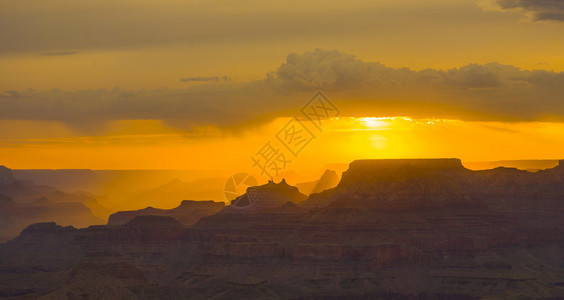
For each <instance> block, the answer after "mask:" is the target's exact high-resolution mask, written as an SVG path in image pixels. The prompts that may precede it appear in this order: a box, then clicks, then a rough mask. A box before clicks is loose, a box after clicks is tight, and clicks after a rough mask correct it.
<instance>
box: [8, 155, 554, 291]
mask: <svg viewBox="0 0 564 300" xmlns="http://www.w3.org/2000/svg"><path fill="white" fill-rule="evenodd" d="M563 183H564V162H561V163H560V165H559V166H557V167H556V168H553V169H549V170H545V171H539V172H536V173H529V172H526V171H521V170H517V169H509V168H499V169H493V170H487V171H470V170H467V169H465V168H464V167H462V165H461V164H460V161H458V160H455V159H444V160H374V161H355V162H353V163H351V165H350V168H349V170H348V171H347V172H345V174H343V178H342V180H341V182H340V183H339V185H338V186H337V187H335V188H333V189H330V190H327V191H325V192H322V193H319V194H314V195H312V196H311V197H310V198H309V199H307V200H304V201H301V200H300V199H303V195H301V196H300V194H299V193H298V192H297V190H296V188H294V187H290V186H288V185H287V184H286V183H284V182H282V183H278V184H276V183H273V182H271V183H269V184H267V185H264V186H261V187H256V188H252V189H250V190H248V191H247V194H248V195H247V196H246V197H249V195H251V194H252V196H250V197H256V198H253V199H254V200H255V201H254V202H255V203H256V204H257V206H255V209H254V210H253V212H252V213H229V208H228V207H226V208H225V210H222V211H221V212H220V213H217V214H213V215H209V216H206V217H203V218H201V219H200V220H199V221H198V222H197V223H196V224H194V225H193V226H185V225H183V224H181V222H179V221H178V220H177V219H175V218H174V217H173V216H148V215H146V216H136V217H135V218H133V219H132V220H131V221H129V222H128V223H126V224H123V225H112V226H91V227H89V228H83V229H75V228H70V227H61V226H57V225H55V224H53V223H46V224H36V225H32V226H30V227H28V228H27V229H25V230H24V231H23V232H22V234H21V235H20V236H19V237H18V238H16V239H14V240H11V241H9V242H6V243H4V244H0V295H1V296H18V297H22V298H23V297H27V298H37V297H41V296H45V297H47V298H49V297H51V298H60V297H64V295H72V296H77V295H78V296H84V297H88V296H90V297H102V298H103V297H120V298H132V299H135V298H141V299H162V298H171V299H188V298H192V299H208V298H220V299H226V298H253V297H254V298H273V299H298V298H303V299H481V298H491V299H499V298H503V299H521V298H523V299H560V298H562V297H564V280H563V278H564V269H563V268H562V266H564V234H563V233H562V230H561V228H564V223H563V220H564V209H563V208H564V207H563V206H564V184H563ZM257 191H258V192H257ZM261 197H262V198H261ZM259 201H262V204H260V203H261V202H259ZM288 201H290V202H288ZM3 203H5V205H7V206H9V205H10V203H9V201H4V202H3ZM232 205H234V204H232ZM303 205H307V206H308V207H311V209H309V210H305V209H304V208H303ZM232 209H234V208H232ZM281 212H283V213H281ZM38 270H40V271H38ZM92 281H95V283H92Z"/></svg>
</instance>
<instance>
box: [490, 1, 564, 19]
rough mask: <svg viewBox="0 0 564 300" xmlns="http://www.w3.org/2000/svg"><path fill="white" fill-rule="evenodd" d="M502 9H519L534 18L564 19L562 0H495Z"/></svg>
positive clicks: (563, 2)
mask: <svg viewBox="0 0 564 300" xmlns="http://www.w3.org/2000/svg"><path fill="white" fill-rule="evenodd" d="M496 2H497V4H498V5H499V7H501V8H502V9H520V10H524V11H526V12H528V13H530V14H531V15H532V17H533V19H534V20H551V21H564V0H496Z"/></svg>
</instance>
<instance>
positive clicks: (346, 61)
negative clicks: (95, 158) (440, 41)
mask: <svg viewBox="0 0 564 300" xmlns="http://www.w3.org/2000/svg"><path fill="white" fill-rule="evenodd" d="M186 80H187V81H215V77H200V78H187V79H186ZM217 81H218V83H217V84H213V85H196V86H191V87H189V88H186V89H180V90H172V89H156V90H124V89H120V88H116V89H113V90H104V89H102V90H82V91H61V90H49V91H38V90H25V91H5V92H3V93H0V119H8V120H56V121H61V122H65V123H66V124H69V125H70V126H74V127H77V128H88V127H92V126H96V124H101V123H103V122H105V121H111V120H129V119H162V120H169V121H170V122H171V124H184V125H183V126H184V127H187V128H189V127H190V126H209V125H212V126H218V127H222V128H233V127H237V126H243V127H244V126H250V125H252V124H256V122H260V121H264V120H268V119H270V118H273V117H277V116H291V115H292V114H295V113H297V112H298V111H299V109H300V108H301V106H302V105H303V104H304V103H305V102H306V101H307V100H308V99H309V97H311V96H313V94H314V92H315V91H317V90H322V91H324V92H325V94H326V95H327V96H328V97H329V98H330V99H331V100H332V101H333V102H334V103H335V104H336V105H337V106H338V107H339V109H340V110H341V113H342V115H343V116H347V115H349V116H392V115H404V116H413V117H439V118H456V119H464V120H491V121H536V120H564V73H558V72H549V71H543V70H523V69H520V68H518V67H515V66H511V65H503V64H499V63H488V64H483V65H482V64H469V65H465V66H461V67H459V68H453V69H448V70H438V69H425V70H419V71H416V70H411V69H408V68H390V67H387V66H385V65H383V64H380V63H376V62H365V61H362V60H359V59H357V58H355V57H354V56H353V55H349V54H345V53H341V52H338V51H326V50H319V49H318V50H315V51H312V52H307V53H304V54H290V55H288V57H287V59H286V61H285V62H284V63H282V64H281V65H280V67H278V69H277V70H275V71H273V72H270V73H268V74H266V76H265V78H264V79H262V80H256V81H251V82H244V83H236V82H229V81H226V80H222V78H220V77H218V79H217Z"/></svg>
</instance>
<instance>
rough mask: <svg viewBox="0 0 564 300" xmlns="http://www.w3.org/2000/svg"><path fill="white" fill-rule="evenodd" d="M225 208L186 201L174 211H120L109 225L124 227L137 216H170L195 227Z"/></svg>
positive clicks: (218, 204) (213, 203)
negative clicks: (203, 219)
mask: <svg viewBox="0 0 564 300" xmlns="http://www.w3.org/2000/svg"><path fill="white" fill-rule="evenodd" d="M224 207H225V203H223V202H214V201H192V200H184V201H182V202H181V203H180V205H179V206H178V207H176V208H173V209H158V208H153V207H147V208H144V209H140V210H132V211H120V212H117V213H115V214H112V215H110V217H109V219H108V225H122V224H125V223H128V222H129V221H131V220H132V219H133V218H135V217H137V216H148V215H153V216H170V217H172V218H174V219H175V220H177V221H178V222H180V223H182V224H184V225H193V224H194V223H196V222H197V221H198V220H200V219H201V218H203V217H206V216H210V215H213V214H215V213H217V212H218V211H220V210H222V209H223V208H224Z"/></svg>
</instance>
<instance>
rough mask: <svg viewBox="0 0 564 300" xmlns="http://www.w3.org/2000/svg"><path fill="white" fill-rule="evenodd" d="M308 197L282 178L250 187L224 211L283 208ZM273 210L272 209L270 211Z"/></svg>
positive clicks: (236, 211)
mask: <svg viewBox="0 0 564 300" xmlns="http://www.w3.org/2000/svg"><path fill="white" fill-rule="evenodd" d="M306 198H307V196H306V195H304V194H302V193H300V191H299V190H298V188H297V187H295V186H291V185H289V184H288V183H286V180H284V179H282V181H280V182H279V183H275V182H274V181H269V182H268V183H267V184H265V185H261V186H256V187H249V188H247V192H246V193H245V194H243V195H241V196H239V197H237V198H236V199H235V200H233V201H231V205H229V206H227V207H226V208H225V209H224V210H223V211H222V212H223V213H238V212H243V211H251V210H252V211H254V210H257V209H258V210H259V211H264V210H265V209H266V210H270V209H273V208H281V207H282V206H284V205H285V204H287V203H288V202H293V203H295V204H296V203H300V202H302V201H304V200H305V199H306ZM270 212H272V211H270Z"/></svg>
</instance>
